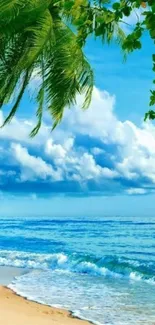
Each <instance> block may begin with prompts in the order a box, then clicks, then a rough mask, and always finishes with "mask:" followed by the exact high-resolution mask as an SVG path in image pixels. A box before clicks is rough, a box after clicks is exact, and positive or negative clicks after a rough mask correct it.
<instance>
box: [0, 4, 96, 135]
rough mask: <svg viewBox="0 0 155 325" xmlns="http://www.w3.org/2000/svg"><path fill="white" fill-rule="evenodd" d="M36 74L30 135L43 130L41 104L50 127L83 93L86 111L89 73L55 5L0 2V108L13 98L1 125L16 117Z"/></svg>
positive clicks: (72, 36) (74, 36) (80, 50)
mask: <svg viewBox="0 0 155 325" xmlns="http://www.w3.org/2000/svg"><path fill="white" fill-rule="evenodd" d="M36 71H37V74H38V75H39V78H40V84H39V86H38V89H37V92H36V100H37V103H38V109H37V113H36V115H37V118H38V121H37V125H36V126H35V128H34V129H33V130H32V132H31V136H34V135H36V133H37V132H38V130H39V128H40V126H41V121H42V115H43V110H44V107H45V105H46V107H47V109H48V111H49V113H50V114H51V116H52V120H53V128H55V127H56V125H57V124H58V123H59V122H60V121H61V119H62V116H63V112H64V109H65V107H70V106H71V105H73V104H74V103H75V101H76V96H77V94H78V93H84V94H85V99H84V103H83V108H86V107H88V106H89V103H90V100H91V94H92V90H93V72H92V70H91V68H90V66H89V64H88V62H87V60H86V58H85V56H84V54H83V52H82V49H81V46H80V45H79V43H78V42H77V38H76V35H75V34H74V33H73V31H72V30H71V29H70V28H69V27H68V26H67V25H66V24H65V19H62V15H60V10H59V7H58V5H57V2H56V1H54V0H53V1H52V0H44V1H43V0H5V1H4V0H0V106H1V107H2V106H3V105H4V104H6V103H9V102H10V99H12V98H13V99H14V103H13V106H12V109H11V111H10V113H9V115H8V116H7V118H6V119H5V121H4V124H3V125H5V124H6V123H8V122H10V121H11V119H12V118H13V116H14V115H15V113H16V111H17V109H18V107H19V104H20V102H21V99H22V97H23V94H24V93H25V90H26V89H27V86H28V84H29V83H30V80H31V78H32V76H33V75H34V73H36Z"/></svg>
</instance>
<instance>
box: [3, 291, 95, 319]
mask: <svg viewBox="0 0 155 325" xmlns="http://www.w3.org/2000/svg"><path fill="white" fill-rule="evenodd" d="M50 324H51V325H52V324H53V325H90V323H89V322H87V321H83V320H79V319H78V318H74V317H72V315H71V314H70V313H69V312H67V311H64V310H61V309H57V308H53V307H48V306H45V305H41V304H38V303H35V302H31V301H29V300H27V299H25V298H22V297H20V296H18V295H16V294H15V293H14V292H13V291H11V290H10V289H8V288H6V287H2V286H0V325H50Z"/></svg>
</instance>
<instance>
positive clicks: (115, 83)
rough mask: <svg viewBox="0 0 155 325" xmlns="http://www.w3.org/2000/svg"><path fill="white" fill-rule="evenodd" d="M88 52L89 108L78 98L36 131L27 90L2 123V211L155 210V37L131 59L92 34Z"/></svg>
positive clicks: (74, 212)
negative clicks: (152, 111)
mask: <svg viewBox="0 0 155 325" xmlns="http://www.w3.org/2000/svg"><path fill="white" fill-rule="evenodd" d="M85 53H86V55H87V57H88V58H89V60H90V62H91V64H92V66H93V68H94V72H95V87H94V93H93V99H92V103H91V106H90V108H89V110H88V111H86V112H82V111H81V110H80V109H79V107H80V101H81V98H79V99H78V103H77V106H76V107H74V108H73V109H72V110H66V112H65V116H64V120H63V122H62V124H61V125H60V126H59V127H58V128H57V129H56V130H55V131H54V132H53V133H51V132H50V125H51V124H50V123H51V121H50V119H49V117H48V115H47V114H45V120H44V123H43V126H42V128H41V130H40V133H39V134H38V135H37V136H36V138H34V139H30V138H29V132H30V131H31V129H32V128H33V125H34V112H35V109H36V104H35V103H34V102H31V101H30V100H29V95H28V93H27V94H26V95H25V97H24V100H23V102H22V103H21V107H20V111H19V113H18V115H17V117H16V118H15V119H14V120H13V121H12V123H11V124H10V125H9V126H6V127H5V128H4V129H1V130H0V200H1V203H0V213H1V214H4V215H17V214H23V213H24V214H25V213H26V214H30V215H31V214H32V215H33V214H44V213H45V214H52V215H63V214H72V215H78V214H79V215H80V214H82V213H83V214H87V215H94V214H95V213H97V214H99V215H102V214H104V213H105V214H110V213H112V214H114V213H116V214H117V213H118V214H128V215H129V214H132V213H133V211H135V213H137V214H138V213H144V210H145V207H146V206H149V207H150V210H149V211H150V213H151V214H152V213H153V202H154V192H155V125H154V124H152V123H150V122H148V123H143V116H144V113H145V111H147V110H148V102H149V89H150V88H151V87H152V79H153V74H152V66H151V63H152V62H151V55H152V53H153V45H152V44H151V43H150V41H149V38H148V36H147V35H145V37H144V39H143V49H142V51H137V52H135V53H134V54H131V55H130V56H129V57H128V60H127V62H126V63H123V56H122V53H121V52H120V49H119V48H118V47H117V46H116V44H113V45H112V46H110V47H109V46H106V45H104V46H103V45H102V44H101V42H99V41H94V40H93V39H90V40H89V41H88V43H87V46H86V48H85ZM34 82H35V81H34ZM33 87H34V83H32V85H31V89H30V90H29V91H30V92H31V91H34V90H33ZM0 121H1V122H2V121H3V113H2V112H1V113H0Z"/></svg>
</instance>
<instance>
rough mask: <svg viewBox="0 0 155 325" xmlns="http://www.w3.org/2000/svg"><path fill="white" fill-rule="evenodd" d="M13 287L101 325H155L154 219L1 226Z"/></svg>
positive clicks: (3, 258) (0, 260)
mask: <svg viewBox="0 0 155 325" xmlns="http://www.w3.org/2000/svg"><path fill="white" fill-rule="evenodd" d="M0 266H13V267H19V268H23V270H24V269H25V271H26V273H25V274H22V275H19V276H17V277H16V278H15V279H14V280H13V282H12V283H11V284H10V285H9V287H10V288H12V289H13V290H14V291H16V292H17V293H19V294H21V295H23V296H26V297H27V298H29V299H32V300H35V301H38V302H41V303H45V304H48V305H53V306H57V307H63V308H66V309H68V310H71V311H72V312H73V313H74V314H75V315H76V316H79V317H81V318H84V319H88V320H91V321H92V322H94V323H96V324H108V325H131V324H132V325H134V324H135V325H138V324H143V325H145V324H146V325H154V324H155V217H154V218H149V217H148V218H142V217H141V218H137V217H128V218H123V217H111V218H109V217H106V216H105V217H102V218H97V217H92V218H91V219H90V218H89V219H88V218H87V217H81V218H78V219H76V218H73V219H71V218H69V219H68V218H67V217H65V216H64V218H61V219H58V218H50V217H42V218H26V217H25V218H24V217H23V218H13V219H9V218H1V219H0Z"/></svg>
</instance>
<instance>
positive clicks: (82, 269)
mask: <svg viewBox="0 0 155 325" xmlns="http://www.w3.org/2000/svg"><path fill="white" fill-rule="evenodd" d="M0 266H13V267H19V268H26V269H42V270H48V269H50V270H57V271H59V272H73V273H82V274H89V275H94V276H104V277H112V278H128V279H130V280H132V281H145V282H147V283H148V284H155V278H154V277H150V278H149V279H145V276H143V274H140V273H139V272H135V271H132V272H129V273H128V272H126V273H125V272H123V273H121V272H120V269H119V268H118V271H117V267H115V270H114V271H113V270H111V269H109V268H108V265H107V266H106V264H105V265H104V266H101V265H97V264H96V263H95V262H90V261H86V260H84V259H83V260H81V258H78V256H77V257H76V256H75V255H74V254H73V255H70V256H69V255H68V256H67V255H66V254H65V253H63V252H61V253H53V254H39V253H29V252H20V251H0ZM118 266H119V265H118Z"/></svg>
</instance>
